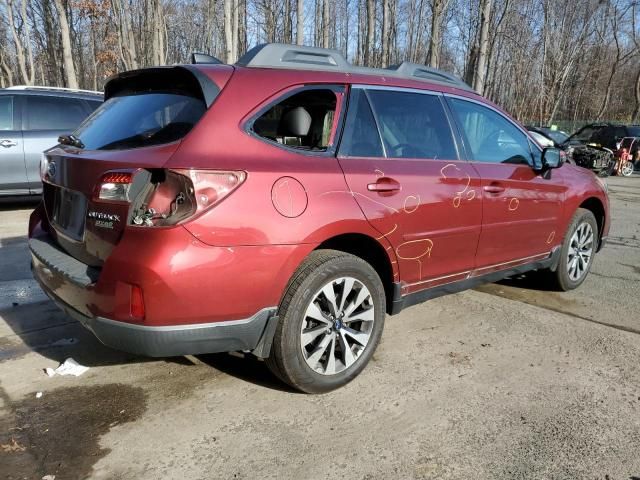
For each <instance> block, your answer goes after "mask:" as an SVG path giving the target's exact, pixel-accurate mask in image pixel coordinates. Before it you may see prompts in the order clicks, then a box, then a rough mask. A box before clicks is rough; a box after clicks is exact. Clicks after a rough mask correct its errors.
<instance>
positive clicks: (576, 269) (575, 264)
mask: <svg viewBox="0 0 640 480" xmlns="http://www.w3.org/2000/svg"><path fill="white" fill-rule="evenodd" d="M593 245H594V235H593V228H591V225H590V224H589V223H587V222H582V223H581V224H580V225H579V226H578V228H576V230H575V232H573V235H572V237H571V242H570V243H569V251H568V254H567V273H568V274H569V278H570V279H571V280H572V281H574V282H576V281H578V280H580V279H581V278H582V277H583V276H584V275H585V273H586V272H587V269H588V268H589V262H590V261H591V256H592V255H593Z"/></svg>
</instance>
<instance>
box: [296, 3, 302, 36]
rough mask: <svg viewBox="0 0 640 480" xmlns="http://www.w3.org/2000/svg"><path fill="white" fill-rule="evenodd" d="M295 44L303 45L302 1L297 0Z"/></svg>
mask: <svg viewBox="0 0 640 480" xmlns="http://www.w3.org/2000/svg"><path fill="white" fill-rule="evenodd" d="M296 43H297V44H298V45H304V0H298V3H297V6H296Z"/></svg>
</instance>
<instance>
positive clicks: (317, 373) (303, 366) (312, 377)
mask: <svg viewBox="0 0 640 480" xmlns="http://www.w3.org/2000/svg"><path fill="white" fill-rule="evenodd" d="M385 306H386V299H385V293H384V288H383V285H382V281H381V280H380V277H379V276H378V274H377V273H376V271H375V270H374V269H373V267H371V265H369V264H368V263H367V262H365V261H364V260H362V259H361V258H359V257H356V256H354V255H350V254H347V253H344V252H340V251H336V250H316V251H314V252H312V253H311V254H310V255H309V256H308V257H307V259H306V260H305V261H304V262H303V263H302V265H301V266H300V267H299V268H298V270H297V271H296V273H295V274H294V275H293V277H292V279H291V281H290V283H289V286H288V288H287V291H286V293H285V295H284V297H283V299H282V302H281V303H280V307H279V310H278V316H279V318H280V320H279V323H278V326H277V327H276V332H275V335H274V338H273V344H272V346H271V354H270V356H269V358H267V360H266V364H267V366H268V367H269V369H270V370H271V371H272V372H273V373H274V374H275V375H276V376H277V377H278V378H280V379H281V380H282V381H284V382H285V383H287V384H289V385H290V386H291V387H293V388H295V389H297V390H300V391H303V392H306V393H324V392H328V391H331V390H334V389H336V388H339V387H341V386H343V385H345V384H347V383H349V382H350V381H351V380H353V379H354V378H355V377H356V376H357V375H358V374H359V373H360V372H361V371H362V370H363V369H364V368H365V366H366V365H367V363H368V362H369V360H370V359H371V356H372V355H373V353H374V351H375V349H376V347H377V346H378V343H379V342H380V337H381V335H382V330H383V328H384V319H385Z"/></svg>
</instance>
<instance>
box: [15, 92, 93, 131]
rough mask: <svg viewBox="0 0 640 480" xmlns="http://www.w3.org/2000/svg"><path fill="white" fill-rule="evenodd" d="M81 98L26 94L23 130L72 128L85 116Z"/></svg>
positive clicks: (69, 129) (85, 111) (70, 129)
mask: <svg viewBox="0 0 640 480" xmlns="http://www.w3.org/2000/svg"><path fill="white" fill-rule="evenodd" d="M87 113H88V112H87V110H86V107H85V106H84V104H83V102H82V100H79V99H75V98H59V97H52V96H38V95H26V96H25V103H24V121H23V123H24V130H68V131H72V130H74V129H75V128H76V127H77V126H78V125H80V123H81V122H82V121H83V120H84V119H85V118H86V116H87Z"/></svg>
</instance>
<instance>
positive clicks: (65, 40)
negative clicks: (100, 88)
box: [55, 0, 78, 88]
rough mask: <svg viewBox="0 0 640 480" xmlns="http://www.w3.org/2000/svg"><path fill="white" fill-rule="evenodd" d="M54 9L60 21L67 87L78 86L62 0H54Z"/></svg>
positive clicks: (64, 6) (69, 33)
mask: <svg viewBox="0 0 640 480" xmlns="http://www.w3.org/2000/svg"><path fill="white" fill-rule="evenodd" d="M55 5H56V10H58V21H59V23H60V35H61V37H62V61H63V64H64V74H65V78H66V81H67V86H68V87H69V88H78V77H76V68H75V66H74V64H73V51H72V49H71V31H70V30H69V22H68V21H67V11H66V5H65V4H64V3H63V0H55Z"/></svg>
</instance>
